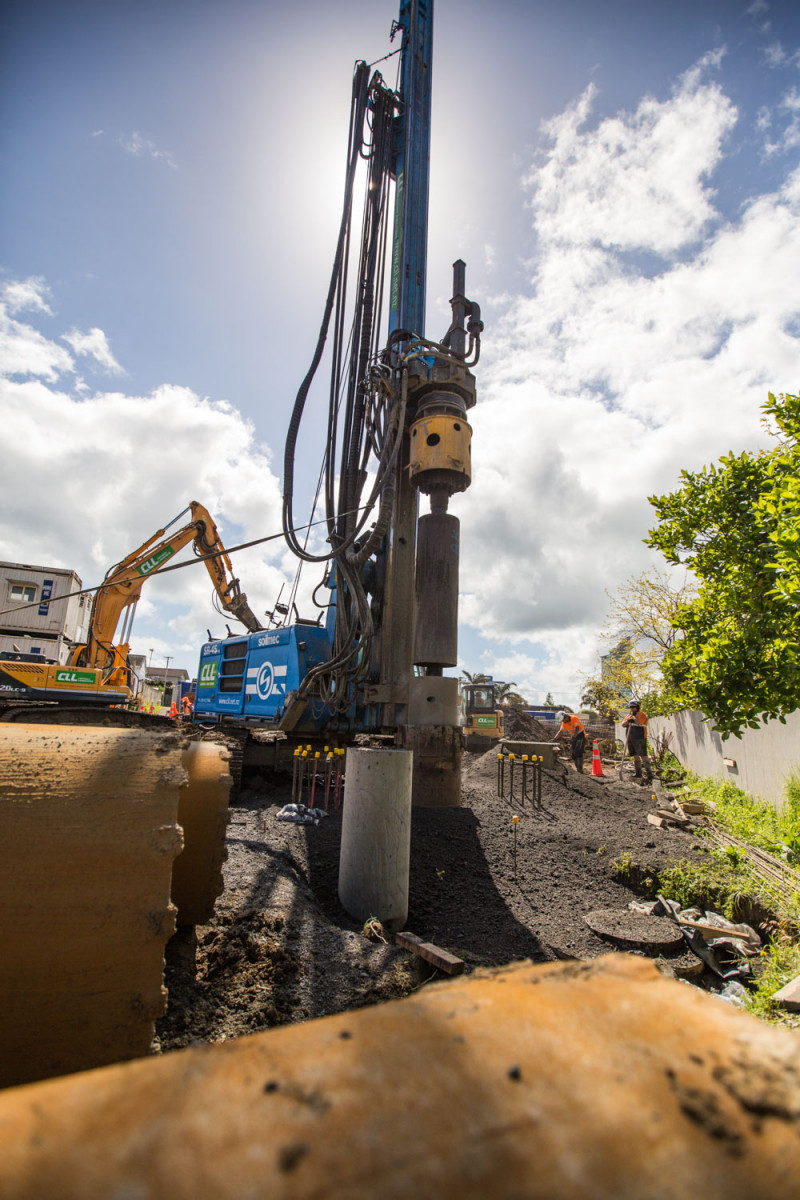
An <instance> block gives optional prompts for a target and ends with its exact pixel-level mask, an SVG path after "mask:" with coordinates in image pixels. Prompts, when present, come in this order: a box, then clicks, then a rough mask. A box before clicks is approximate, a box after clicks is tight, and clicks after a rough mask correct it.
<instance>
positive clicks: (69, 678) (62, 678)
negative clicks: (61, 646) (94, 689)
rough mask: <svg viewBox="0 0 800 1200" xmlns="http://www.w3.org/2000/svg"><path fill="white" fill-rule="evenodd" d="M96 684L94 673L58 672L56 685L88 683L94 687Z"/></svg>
mask: <svg viewBox="0 0 800 1200" xmlns="http://www.w3.org/2000/svg"><path fill="white" fill-rule="evenodd" d="M96 682H97V676H96V673H95V672H94V671H56V683H88V684H90V685H92V686H93V685H94V684H95V683H96Z"/></svg>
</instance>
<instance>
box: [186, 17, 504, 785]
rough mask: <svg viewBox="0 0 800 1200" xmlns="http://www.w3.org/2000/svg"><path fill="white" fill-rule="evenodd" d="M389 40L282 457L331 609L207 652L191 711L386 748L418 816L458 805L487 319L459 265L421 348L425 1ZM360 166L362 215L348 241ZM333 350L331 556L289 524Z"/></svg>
mask: <svg viewBox="0 0 800 1200" xmlns="http://www.w3.org/2000/svg"><path fill="white" fill-rule="evenodd" d="M397 34H399V35H400V36H401V46H400V72H399V76H400V78H399V86H398V87H397V89H393V88H390V87H389V86H387V84H386V82H385V81H384V79H383V77H382V75H381V74H380V72H378V71H374V70H372V68H371V67H370V66H369V65H368V64H367V63H365V62H359V63H357V64H356V67H355V71H354V76H353V88H352V100H351V111H350V126H349V128H350V135H349V143H348V150H347V168H346V183H345V194H344V205H343V213H342V219H341V223H340V227H339V235H338V240H337V246H336V253H335V256H334V264H333V269H332V272H331V277H330V283H329V287H328V292H327V298H326V302H325V309H324V315H323V319H322V323H321V327H320V331H319V336H318V338H317V343H316V347H315V350H314V354H313V358H312V361H311V365H310V367H309V369H308V372H307V373H306V376H305V378H304V379H303V382H302V384H301V386H300V389H299V391H298V393H297V397H296V400H295V404H294V408H293V412H292V416H291V420H290V423H289V429H288V434H287V438H286V445H285V452H284V494H283V529H284V534H285V537H286V540H287V543H288V545H289V546H290V548H291V549H292V551H293V552H294V553H295V554H296V555H297V557H298V558H299V559H300V560H301V561H302V562H305V563H310V564H316V565H318V566H322V567H323V570H324V579H323V583H322V584H321V585H320V587H318V589H317V592H316V593H315V598H316V597H317V595H318V594H319V592H320V590H321V589H322V588H323V587H324V588H326V589H327V590H328V592H329V596H328V599H327V600H325V601H324V602H321V601H317V603H318V606H319V609H320V614H321V615H320V617H319V619H318V620H310V621H306V622H296V623H295V624H293V625H290V624H286V625H285V626H283V627H282V628H281V629H280V630H277V631H274V632H267V633H266V634H263V633H262V634H253V635H249V636H246V637H242V638H238V639H235V640H234V641H231V640H230V639H228V640H226V641H224V642H220V641H216V642H209V643H207V644H206V645H205V646H204V647H203V648H202V652H201V657H200V667H199V670H198V699H197V704H196V713H197V716H198V717H199V718H201V719H214V720H217V721H220V722H226V723H228V724H232V725H236V724H239V725H241V724H242V723H245V724H251V725H260V726H262V727H263V726H267V727H269V726H270V725H271V726H272V727H274V728H276V729H280V730H283V731H286V732H287V733H289V734H291V735H296V736H302V737H308V736H313V735H319V736H321V737H323V738H330V737H332V736H338V737H342V738H347V737H348V736H352V735H353V734H355V733H365V732H371V733H376V734H383V735H389V736H390V737H391V739H392V740H393V741H394V744H395V745H397V746H400V747H405V748H408V749H411V750H413V751H414V789H413V790H414V802H415V803H426V804H446V805H457V804H459V803H460V772H459V769H458V767H459V761H460V754H461V732H460V728H459V702H458V683H457V680H456V679H455V678H447V677H445V676H444V669H445V668H447V667H454V666H456V663H457V659H458V651H457V627H458V563H459V532H460V530H459V521H458V518H457V517H456V516H454V515H453V514H452V513H450V512H448V505H449V500H450V497H451V496H453V495H454V494H456V493H458V492H462V491H464V490H465V489H466V488H467V487H468V486H469V484H470V480H471V447H470V439H471V428H470V425H469V423H468V420H467V414H468V412H469V410H470V409H471V408H472V407H473V405H474V404H475V379H474V376H473V374H472V370H471V368H472V367H474V366H475V365H476V363H477V362H478V358H479V355H480V339H481V332H482V330H483V323H482V321H481V316H480V309H479V307H478V305H477V304H476V303H474V302H473V301H471V300H469V299H468V298H467V296H466V293H465V265H464V263H463V262H462V261H461V260H458V261H457V262H456V263H455V264H454V267H453V298H452V300H451V302H450V304H451V309H452V320H451V323H450V327H449V328H448V330H447V332H446V333H445V335H444V336H443V337H442V339H441V340H440V341H433V340H431V339H430V338H428V337H426V336H425V333H424V323H425V289H426V272H427V223H428V191H429V184H428V178H429V152H430V116H431V58H432V49H433V45H432V43H433V4H432V3H431V2H430V0H403V3H402V5H401V9H400V16H399V21H398V22H397V23H395V25H394V26H393V29H392V36H393V37H394V36H395V35H397ZM362 162H363V163H365V164H366V182H365V187H364V195H365V200H364V208H363V215H362V219H361V224H360V228H359V229H356V222H355V214H354V197H355V195H356V192H357V185H356V180H357V171H358V167H359V164H360V163H362ZM392 187H393V190H394V213H393V216H391V217H390V195H391V191H392ZM390 244H391V257H390V256H389V254H388V247H389V245H390ZM387 267H388V270H389V274H388V277H387V273H386V272H387ZM351 280H354V281H355V282H354V284H353V285H352V287H351V288H350V291H351V296H349V295H348V285H349V284H350V281H351ZM384 309H387V310H388V311H387V313H386V317H387V318H388V319H387V320H386V322H385V325H386V328H384ZM329 335H331V345H332V354H331V368H330V390H329V400H328V411H327V427H326V434H325V443H324V463H323V469H322V472H321V476H320V487H319V489H318V495H319V493H320V492H321V493H322V497H323V501H322V502H323V503H324V508H325V520H326V523H327V543H328V544H327V546H326V547H324V548H321V549H315V548H312V547H309V545H308V544H307V541H304V540H301V538H300V537H299V536H298V533H297V529H296V526H295V520H294V501H295V455H296V449H297V445H298V438H299V433H300V428H301V423H302V421H303V418H304V415H305V414H306V404H307V400H308V397H309V392H310V389H311V385H312V382H313V380H314V377H315V375H316V373H317V369H318V367H319V365H320V362H321V360H322V357H323V351H324V348H325V345H326V342H327V340H328V337H329ZM420 493H423V494H425V495H427V496H428V497H429V500H430V512H428V513H425V514H423V515H421V516H419V517H418V507H419V494H420ZM326 612H327V619H326V621H325V624H324V627H323V625H322V616H323V615H324V614H325V613H326Z"/></svg>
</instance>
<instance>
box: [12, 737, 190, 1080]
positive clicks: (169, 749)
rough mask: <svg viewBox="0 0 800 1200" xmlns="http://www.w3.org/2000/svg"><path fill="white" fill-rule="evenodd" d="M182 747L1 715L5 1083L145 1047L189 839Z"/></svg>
mask: <svg viewBox="0 0 800 1200" xmlns="http://www.w3.org/2000/svg"><path fill="white" fill-rule="evenodd" d="M184 745H185V744H184V742H183V740H182V739H181V738H179V737H178V736H177V735H175V734H164V733H150V732H147V731H142V730H122V729H103V728H91V727H89V728H80V727H74V726H72V727H58V726H43V725H18V724H7V725H2V724H0V846H2V848H3V868H2V871H0V911H1V912H2V914H3V915H2V920H3V943H4V946H3V952H2V954H1V955H0V995H2V1004H0V1083H2V1084H3V1085H8V1084H16V1083H22V1082H26V1081H29V1080H35V1079H42V1078H46V1077H48V1076H52V1075H62V1074H64V1073H66V1072H69V1071H76V1070H80V1069H83V1068H86V1067H95V1066H99V1065H102V1064H105V1063H111V1062H118V1061H119V1060H120V1059H126V1058H132V1057H134V1056H136V1055H140V1054H146V1053H148V1051H149V1048H150V1043H151V1041H152V1037H153V1029H154V1022H155V1019H156V1018H157V1017H158V1016H160V1015H161V1013H162V1012H163V1010H164V1003H165V992H164V989H163V987H162V975H163V957H164V945H165V943H166V941H167V939H168V938H169V937H170V936H171V934H172V933H173V931H174V927H175V910H174V908H173V907H172V906H171V905H170V878H171V874H172V863H173V860H174V858H175V856H176V855H177V854H179V853H180V851H181V849H182V846H183V835H182V832H181V828H180V826H179V825H178V822H177V816H178V799H179V793H180V790H181V788H182V787H184V786H185V784H186V781H187V772H186V770H185V769H184V766H183V764H182V759H181V756H182V752H183V749H182V747H184Z"/></svg>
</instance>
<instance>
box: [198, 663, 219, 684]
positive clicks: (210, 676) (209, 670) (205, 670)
mask: <svg viewBox="0 0 800 1200" xmlns="http://www.w3.org/2000/svg"><path fill="white" fill-rule="evenodd" d="M216 682H217V663H215V662H211V663H203V664H202V666H201V667H200V675H199V678H198V680H197V686H198V687H201V688H213V687H214V686H215V685H216Z"/></svg>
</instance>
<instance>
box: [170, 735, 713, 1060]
mask: <svg viewBox="0 0 800 1200" xmlns="http://www.w3.org/2000/svg"><path fill="white" fill-rule="evenodd" d="M605 770H606V772H607V774H606V776H605V777H604V778H602V779H595V778H592V777H591V776H588V775H584V776H580V775H577V774H576V773H575V772H574V770H573V769H572V768H571V767H570V768H569V769H568V768H567V767H566V766H564V765H559V766H557V767H556V768H555V769H554V770H552V771H545V772H544V776H543V787H542V804H541V808H537V807H534V806H532V805H531V804H530V803H527V804H525V805H519V804H515V805H514V806H513V807H512V806H511V805H510V804H509V803H508V801H507V800H504V799H501V798H499V797H498V795H497V760H496V753H495V751H494V750H490V751H488V752H487V753H486V754H483V755H474V754H465V755H464V763H463V784H462V806H461V807H460V808H449V809H442V808H415V809H414V810H413V814H412V833H411V873H410V895H409V915H408V921H407V924H406V928H407V929H408V930H409V931H411V932H413V933H415V934H416V935H418V936H419V937H421V938H423V939H424V940H426V941H431V942H434V943H435V944H436V945H438V946H441V947H442V948H444V949H447V950H449V951H450V952H451V953H453V954H456V955H458V956H459V957H460V958H462V959H463V960H464V961H465V963H466V970H467V972H469V971H470V970H473V969H474V968H476V967H478V966H497V965H502V964H506V963H510V962H512V961H515V960H518V959H532V960H533V961H534V962H545V961H552V960H554V959H559V958H569V957H575V958H593V957H595V956H597V955H599V954H603V953H607V952H608V950H609V946H608V944H607V943H606V942H604V941H603V940H601V939H600V938H599V937H598V936H597V935H595V934H594V933H592V932H591V930H590V929H589V927H588V926H587V924H586V923H585V920H584V917H585V915H586V914H587V913H588V912H590V911H592V910H597V909H620V910H624V909H625V908H626V907H627V905H628V902H629V901H630V900H631V899H634V898H635V896H634V894H633V892H631V891H630V890H629V889H628V888H626V887H625V886H623V885H622V884H621V883H619V882H617V881H616V880H615V878H614V872H613V870H612V866H611V864H612V861H613V860H614V859H616V858H617V857H618V856H619V855H620V854H621V853H622V852H623V851H629V852H631V854H632V855H633V856H634V858H635V859H637V860H639V861H647V862H648V863H650V864H652V865H653V866H655V867H658V866H659V865H661V864H665V863H666V862H667V860H669V859H675V858H681V857H688V858H693V857H695V855H696V854H697V853H699V852H700V846H699V844H698V843H697V842H696V841H695V840H694V839H693V836H692V834H691V832H687V831H684V830H671V829H667V828H663V829H658V828H654V827H653V826H652V825H649V824H648V823H647V813H648V811H651V810H652V808H653V807H654V805H653V803H652V800H651V796H652V793H653V790H654V789H652V788H649V787H646V788H642V787H640V786H638V785H637V784H635V783H633V782H628V781H624V782H620V780H619V779H618V777H617V773H616V771H614V772H613V773H612V772H611V769H610V768H609V767H608V766H606V768H605ZM657 787H658V785H656V788H657ZM290 790H291V788H290V784H289V783H287V782H275V781H274V780H273V781H269V780H267V779H263V778H260V777H255V778H251V779H250V780H248V781H246V786H245V787H244V789H243V790H242V791H241V793H240V795H239V796H238V798H237V802H236V803H235V804H234V805H233V806H232V808H231V817H230V824H229V829H228V861H227V864H226V868H225V891H224V893H223V895H222V896H221V897H220V899H219V900H218V902H217V907H216V912H215V916H214V919H213V921H212V922H211V923H210V924H209V925H207V926H202V927H198V929H197V931H196V934H197V947H196V959H195V961H194V962H193V959H194V952H193V945H192V944H191V942H190V941H189V940H188V939H187V938H186V937H184V938H183V939H182V938H181V937H180V936H179V937H178V938H176V939H174V940H173V943H171V945H170V947H169V952H168V957H167V963H168V965H167V973H166V983H167V986H168V989H169V1006H168V1010H167V1013H166V1015H165V1016H164V1017H163V1018H162V1019H161V1021H160V1022H159V1024H158V1030H157V1042H156V1046H155V1049H156V1050H162V1051H163V1050H169V1049H173V1048H176V1047H179V1046H184V1045H187V1044H190V1043H191V1042H194V1041H208V1042H219V1041H224V1040H226V1039H228V1038H234V1037H239V1036H241V1035H243V1034H246V1033H252V1032H254V1031H256V1030H261V1029H266V1028H270V1027H272V1026H275V1025H281V1024H286V1023H288V1022H292V1021H304V1020H307V1019H309V1018H312V1017H318V1016H323V1015H325V1014H328V1013H334V1012H341V1011H344V1010H346V1009H351V1008H357V1007H361V1006H363V1005H367V1004H373V1003H376V1002H379V1001H382V1000H385V999H389V998H391V997H394V996H398V995H403V994H406V993H408V992H409V991H412V990H413V989H415V988H417V987H421V986H426V985H427V984H428V983H429V982H430V981H431V980H432V979H433V978H440V977H441V976H439V975H438V973H436V972H433V970H432V968H430V967H429V966H428V965H427V964H426V963H424V962H422V961H421V960H420V959H419V958H417V957H416V956H414V955H412V954H410V953H409V952H407V951H405V950H401V949H399V948H397V947H395V946H394V945H392V944H388V943H390V942H391V938H388V942H387V943H384V942H382V941H380V940H377V941H373V940H369V939H368V938H367V937H366V936H365V935H364V931H363V929H362V928H361V926H360V925H359V924H358V923H356V922H354V921H353V920H352V919H351V918H350V917H349V916H348V915H347V913H346V912H345V911H344V910H343V909H342V907H341V905H340V903H339V900H338V896H337V874H338V864H339V840H340V833H341V811H339V812H332V813H331V815H330V816H329V817H327V818H323V819H322V820H321V821H320V824H319V825H317V826H315V825H294V824H288V823H284V822H280V821H278V820H277V814H278V812H279V811H280V808H281V807H282V805H283V804H285V803H286V802H287V801H288V800H289V799H290V798H291V797H290ZM514 813H516V814H517V815H518V816H519V818H520V820H519V823H518V825H517V835H516V859H515V855H514V824H513V821H512V816H513V814H514Z"/></svg>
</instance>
